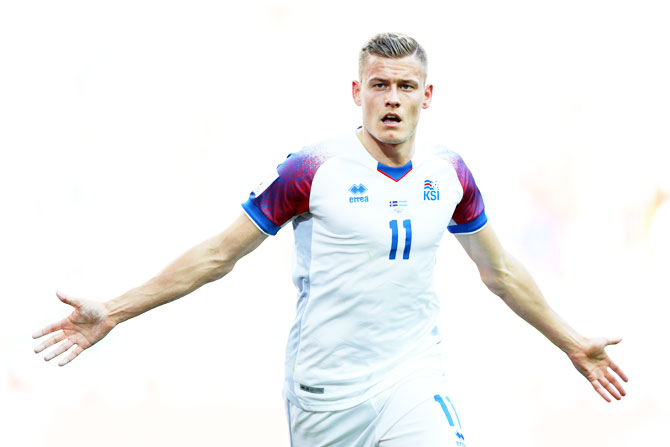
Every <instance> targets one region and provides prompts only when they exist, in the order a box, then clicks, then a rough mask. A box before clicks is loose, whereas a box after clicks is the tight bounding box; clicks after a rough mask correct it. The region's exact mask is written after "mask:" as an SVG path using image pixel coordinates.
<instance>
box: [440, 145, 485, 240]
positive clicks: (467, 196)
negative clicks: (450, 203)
mask: <svg viewBox="0 0 670 447" xmlns="http://www.w3.org/2000/svg"><path fill="white" fill-rule="evenodd" d="M450 159H451V163H452V165H453V167H454V169H455V170H456V174H458V180H459V181H460V182H461V186H462V187H463V198H462V199H461V201H460V202H459V203H458V205H456V209H455V210H454V214H453V216H452V217H451V222H450V223H449V226H448V227H447V229H448V230H449V232H450V233H453V234H467V233H474V232H476V231H478V230H480V229H482V228H483V227H484V225H486V222H487V221H488V218H487V217H486V213H485V212H484V200H483V199H482V194H481V193H480V192H479V188H477V184H476V183H475V179H474V177H473V176H472V172H470V169H468V167H467V166H466V164H465V162H464V161H463V159H462V158H461V157H460V156H459V155H458V154H455V153H453V152H451V157H450Z"/></svg>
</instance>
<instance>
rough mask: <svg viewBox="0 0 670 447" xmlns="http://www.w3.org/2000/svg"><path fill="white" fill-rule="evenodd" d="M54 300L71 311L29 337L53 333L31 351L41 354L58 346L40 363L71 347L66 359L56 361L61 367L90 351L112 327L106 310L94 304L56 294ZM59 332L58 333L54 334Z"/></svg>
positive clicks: (93, 302)
mask: <svg viewBox="0 0 670 447" xmlns="http://www.w3.org/2000/svg"><path fill="white" fill-rule="evenodd" d="M56 295H57V296H58V298H59V299H60V300H61V301H62V302H64V303H65V304H68V305H70V306H72V307H73V308H74V310H73V311H72V313H71V314H70V315H69V316H68V317H67V318H64V319H63V320H61V321H59V322H57V323H53V324H50V325H48V326H46V327H45V328H44V329H42V330H40V331H37V332H36V333H34V334H33V338H40V337H43V336H45V335H48V334H51V333H54V332H56V334H54V335H53V336H52V337H51V338H50V339H48V340H47V341H45V342H44V343H42V344H40V345H39V346H37V347H36V348H35V353H39V352H42V351H44V350H45V349H46V348H48V347H49V346H53V345H55V344H57V343H61V342H62V343H61V344H60V345H59V346H58V348H57V349H55V350H53V351H51V352H50V353H48V354H47V355H45V356H44V360H46V361H49V360H52V359H54V358H56V357H58V356H59V355H61V354H63V353H65V352H67V351H68V350H69V349H70V348H72V347H73V346H75V348H74V349H72V350H71V351H70V352H69V353H68V355H67V356H65V357H64V358H62V359H61V361H60V362H58V365H59V366H64V365H67V364H68V363H70V362H71V361H72V360H74V358H75V357H77V356H78V355H79V354H81V353H82V352H84V350H85V349H88V348H90V347H91V346H93V345H94V344H96V343H97V342H99V341H100V340H102V339H103V338H104V337H105V335H107V334H108V333H109V331H111V330H112V329H113V328H114V324H113V322H112V321H111V320H110V319H109V315H108V312H107V309H106V308H105V306H104V305H103V304H102V303H99V302H96V301H88V300H79V299H75V298H72V297H69V296H66V295H64V294H62V293H60V292H57V293H56ZM58 331H61V332H58Z"/></svg>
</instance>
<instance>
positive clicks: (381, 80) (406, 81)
mask: <svg viewBox="0 0 670 447" xmlns="http://www.w3.org/2000/svg"><path fill="white" fill-rule="evenodd" d="M387 82H389V80H388V79H385V78H370V79H369V80H368V84H378V83H387ZM398 82H399V83H401V84H403V83H404V84H414V85H419V82H417V81H416V80H414V79H400V80H398Z"/></svg>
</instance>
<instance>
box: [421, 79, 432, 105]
mask: <svg viewBox="0 0 670 447" xmlns="http://www.w3.org/2000/svg"><path fill="white" fill-rule="evenodd" d="M432 101H433V84H428V85H427V86H426V90H424V92H423V108H424V109H427V108H428V107H430V103H431V102H432Z"/></svg>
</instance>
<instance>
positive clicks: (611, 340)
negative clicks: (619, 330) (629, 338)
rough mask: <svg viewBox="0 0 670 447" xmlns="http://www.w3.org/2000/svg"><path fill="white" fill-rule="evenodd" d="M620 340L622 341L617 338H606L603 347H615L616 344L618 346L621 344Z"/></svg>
mask: <svg viewBox="0 0 670 447" xmlns="http://www.w3.org/2000/svg"><path fill="white" fill-rule="evenodd" d="M621 340H622V338H621V337H618V338H608V339H607V342H606V343H605V345H606V346H608V345H616V344H619V343H620V342H621Z"/></svg>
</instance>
